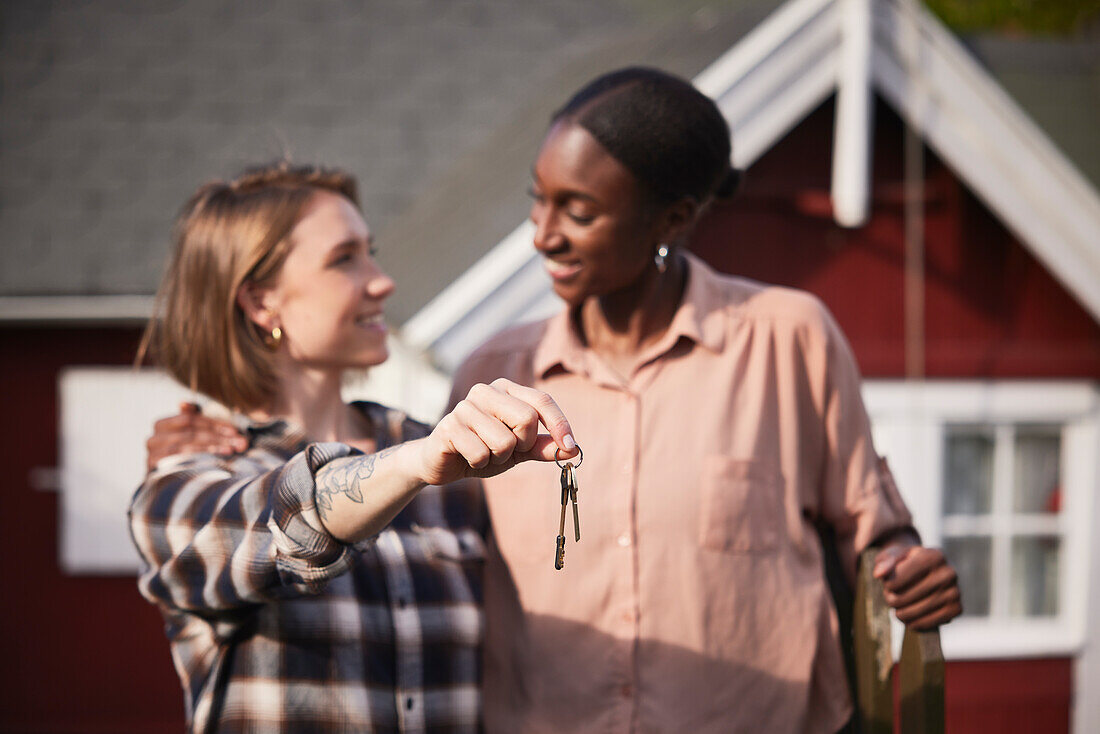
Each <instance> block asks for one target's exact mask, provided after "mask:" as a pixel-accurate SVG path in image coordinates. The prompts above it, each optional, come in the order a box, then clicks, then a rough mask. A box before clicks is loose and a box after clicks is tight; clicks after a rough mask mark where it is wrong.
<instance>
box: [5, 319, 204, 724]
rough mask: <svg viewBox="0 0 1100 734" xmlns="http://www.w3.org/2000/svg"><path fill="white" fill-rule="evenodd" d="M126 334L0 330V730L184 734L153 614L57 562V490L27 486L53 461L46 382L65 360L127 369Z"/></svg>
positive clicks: (50, 393)
mask: <svg viewBox="0 0 1100 734" xmlns="http://www.w3.org/2000/svg"><path fill="white" fill-rule="evenodd" d="M137 339H138V332H137V331H135V330H133V329H48V328H18V327H17V328H11V327H4V328H0V405H2V406H3V410H4V421H3V423H2V427H0V431H2V433H0V466H4V467H5V469H6V471H7V472H8V474H7V476H8V479H9V481H8V483H7V486H6V487H5V488H4V489H3V494H4V505H3V511H2V512H0V538H3V539H4V543H5V547H6V548H7V549H8V553H9V554H11V555H10V556H9V560H10V561H14V563H10V565H9V567H10V569H11V570H10V571H9V573H12V574H13V578H12V579H11V581H9V582H8V585H7V588H6V589H5V591H4V593H3V599H4V601H3V603H2V604H0V650H2V651H3V655H2V664H0V670H2V675H3V682H2V685H0V731H5V732H28V733H29V732H87V733H97V734H98V733H102V734H129V733H130V732H133V733H134V734H139V733H140V734H145V733H149V734H152V733H154V732H162V731H163V732H180V731H183V721H184V715H183V695H182V693H181V691H180V686H179V680H178V679H177V678H176V673H175V670H174V669H173V667H172V661H171V658H170V657H169V655H168V643H167V641H166V639H165V637H164V632H163V631H162V627H161V618H160V614H159V613H158V612H157V610H156V609H155V608H154V607H153V606H151V605H150V604H148V603H147V602H146V601H145V600H144V599H142V598H141V596H140V595H139V594H138V591H137V584H136V583H135V580H134V578H131V577H126V578H104V577H74V576H66V575H64V574H62V573H61V570H60V568H59V567H58V560H57V546H58V509H59V508H58V499H59V495H58V494H57V493H56V492H50V491H39V490H35V489H33V488H32V487H31V486H30V481H29V475H30V472H31V470H32V469H35V468H38V467H56V466H57V465H58V452H57V419H58V405H57V377H58V372H59V371H60V369H61V368H62V367H64V366H66V365H114V364H128V363H129V361H130V360H131V359H132V357H133V352H134V347H135V345H136V344H137Z"/></svg>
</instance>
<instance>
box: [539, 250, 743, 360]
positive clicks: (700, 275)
mask: <svg viewBox="0 0 1100 734" xmlns="http://www.w3.org/2000/svg"><path fill="white" fill-rule="evenodd" d="M683 256H684V259H685V261H686V262H687V288H686V289H685V291H684V298H683V300H682V301H681V302H680V305H679V307H678V308H677V309H676V313H675V314H674V315H673V317H672V321H671V323H669V326H668V330H667V331H666V332H665V335H664V337H662V338H661V340H660V342H658V344H657V345H656V347H654V350H653V354H652V355H651V356H652V357H653V358H656V357H658V356H660V355H661V354H664V353H665V352H667V351H668V350H669V349H671V348H672V347H673V346H675V345H676V343H677V342H678V341H679V340H680V339H681V338H687V339H690V340H692V341H693V342H695V343H697V344H700V345H702V346H704V347H706V348H707V349H709V350H711V351H712V352H715V353H718V352H721V351H722V349H723V348H724V347H725V345H726V327H725V318H723V314H722V313H721V311H722V310H723V308H722V307H723V306H724V304H725V301H724V299H723V298H722V293H721V288H720V284H721V276H720V275H718V274H717V273H716V272H715V271H714V270H712V269H711V268H710V266H709V265H707V264H706V263H705V262H703V261H702V260H700V259H699V258H698V257H697V256H695V255H694V254H692V253H690V252H683ZM574 314H575V309H568V308H566V309H562V310H561V311H560V312H558V313H557V314H556V315H555V316H553V317H551V318H550V320H549V321H548V322H547V324H546V331H545V333H544V334H543V338H542V339H541V340H540V341H539V344H538V347H536V349H535V354H534V360H533V364H532V366H533V367H534V371H535V374H536V375H538V376H539V377H545V376H546V374H547V373H548V372H549V371H550V370H551V369H553V368H554V367H557V366H558V365H560V366H562V367H563V368H564V369H566V370H567V371H569V372H582V373H583V372H587V369H586V357H585V354H586V353H587V351H588V348H587V347H586V346H585V345H584V343H583V342H582V341H581V337H580V334H579V333H578V330H577V327H576V321H575V319H574Z"/></svg>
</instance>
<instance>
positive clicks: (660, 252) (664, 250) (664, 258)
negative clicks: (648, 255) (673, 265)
mask: <svg viewBox="0 0 1100 734" xmlns="http://www.w3.org/2000/svg"><path fill="white" fill-rule="evenodd" d="M653 262H654V263H655V264H656V265H657V272H658V273H663V272H665V271H666V270H668V245H666V244H665V243H663V242H662V243H661V244H659V245H657V254H655V255H654V256H653Z"/></svg>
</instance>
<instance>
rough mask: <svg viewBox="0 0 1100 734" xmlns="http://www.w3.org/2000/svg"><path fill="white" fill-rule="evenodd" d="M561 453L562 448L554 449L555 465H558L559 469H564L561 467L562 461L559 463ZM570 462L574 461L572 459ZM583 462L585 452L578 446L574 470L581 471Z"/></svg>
mask: <svg viewBox="0 0 1100 734" xmlns="http://www.w3.org/2000/svg"><path fill="white" fill-rule="evenodd" d="M559 453H561V448H556V449H554V463H555V464H557V465H558V468H559V469H564V468H565V467H564V466H562V465H561V462H560V461H558V454H559ZM570 461H572V459H570ZM583 461H584V452H583V451H581V445H580V444H577V463H576V464H574V465H573V468H574V469H580V468H581V463H582V462H583Z"/></svg>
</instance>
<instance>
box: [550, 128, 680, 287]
mask: <svg viewBox="0 0 1100 734" xmlns="http://www.w3.org/2000/svg"><path fill="white" fill-rule="evenodd" d="M532 176H533V183H532V191H531V193H532V196H533V198H534V202H533V204H532V205H531V221H532V222H534V224H535V227H536V232H535V241H534V244H535V248H536V249H537V250H538V251H539V252H540V253H541V254H542V256H543V258H544V262H545V266H546V270H547V272H548V273H549V274H550V277H551V278H552V279H553V286H554V291H555V292H556V293H557V294H558V296H560V297H561V298H562V299H563V300H565V301H566V303H569V304H571V305H576V304H579V303H581V302H583V301H584V300H585V299H586V298H588V297H591V296H603V295H608V294H611V293H615V292H617V291H621V290H624V289H627V288H629V287H632V286H634V285H636V284H637V283H639V282H640V281H641V280H642V279H643V278H646V277H655V276H656V269H655V267H654V265H653V253H654V251H655V249H656V247H657V244H658V242H659V241H660V238H661V237H662V235H665V234H667V229H668V228H667V221H666V218H665V217H663V216H661V213H660V212H658V211H657V210H655V209H654V208H652V207H647V206H646V204H647V202H648V201H649V200H650V199H649V197H648V196H647V195H646V194H645V192H644V191H643V190H642V188H641V185H640V184H639V183H638V181H637V179H636V178H635V177H634V175H633V174H632V173H631V172H630V171H629V170H628V169H627V168H626V167H625V166H623V164H621V163H619V161H617V160H616V159H615V158H613V157H612V156H611V155H610V154H609V153H608V152H607V151H606V150H604V148H603V147H602V146H601V145H600V144H599V143H598V142H597V141H596V139H595V138H593V137H592V135H591V134H590V133H589V132H588V131H587V130H585V129H584V128H583V127H581V126H579V125H576V124H574V123H572V122H570V121H568V120H561V121H559V122H557V123H555V124H554V125H553V127H551V128H550V132H549V133H548V134H547V136H546V140H545V141H544V142H543V144H542V148H541V149H540V150H539V154H538V158H537V159H536V161H535V166H534V170H533V172H532Z"/></svg>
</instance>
